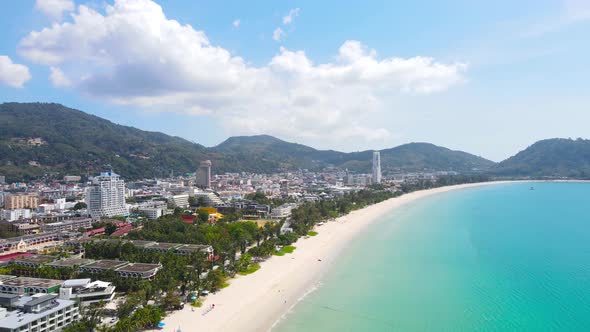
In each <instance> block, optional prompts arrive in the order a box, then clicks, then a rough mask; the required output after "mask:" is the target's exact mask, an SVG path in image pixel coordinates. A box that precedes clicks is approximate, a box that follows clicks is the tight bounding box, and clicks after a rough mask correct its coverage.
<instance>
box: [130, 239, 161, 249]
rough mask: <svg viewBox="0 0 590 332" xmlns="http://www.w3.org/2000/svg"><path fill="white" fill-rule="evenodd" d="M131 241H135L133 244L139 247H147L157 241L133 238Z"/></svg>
mask: <svg viewBox="0 0 590 332" xmlns="http://www.w3.org/2000/svg"><path fill="white" fill-rule="evenodd" d="M129 242H131V243H133V245H134V246H136V247H138V248H145V247H147V246H150V245H152V244H154V243H155V242H154V241H142V240H132V241H129Z"/></svg>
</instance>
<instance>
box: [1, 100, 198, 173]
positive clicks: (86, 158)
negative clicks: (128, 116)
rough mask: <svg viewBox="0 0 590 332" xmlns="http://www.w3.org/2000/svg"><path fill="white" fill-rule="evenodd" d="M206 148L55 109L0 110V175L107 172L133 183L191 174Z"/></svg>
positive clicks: (17, 107)
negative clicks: (109, 170)
mask: <svg viewBox="0 0 590 332" xmlns="http://www.w3.org/2000/svg"><path fill="white" fill-rule="evenodd" d="M205 153H206V149H205V147H203V146H201V145H198V144H194V143H192V142H189V141H187V140H184V139H182V138H179V137H172V136H168V135H165V134H162V133H157V132H149V131H143V130H139V129H136V128H132V127H126V126H121V125H118V124H114V123H112V122H110V121H107V120H104V119H102V118H99V117H97V116H94V115H90V114H86V113H84V112H81V111H77V110H74V109H71V108H67V107H64V106H62V105H59V104H42V103H26V104H20V103H5V104H0V174H4V175H6V176H7V177H8V178H9V179H13V180H16V179H19V178H31V177H37V176H40V175H42V174H45V173H52V172H57V173H60V174H65V173H70V174H86V173H87V172H88V173H90V174H93V173H96V172H98V171H100V170H104V169H105V168H106V167H109V165H110V167H112V168H113V169H115V170H116V171H117V172H119V173H121V174H122V175H124V176H125V177H129V178H138V177H144V176H156V175H163V174H168V173H169V172H170V171H171V170H174V171H178V172H189V171H194V169H195V168H194V167H195V165H196V164H198V161H199V160H201V159H202V158H203V157H204V154H205Z"/></svg>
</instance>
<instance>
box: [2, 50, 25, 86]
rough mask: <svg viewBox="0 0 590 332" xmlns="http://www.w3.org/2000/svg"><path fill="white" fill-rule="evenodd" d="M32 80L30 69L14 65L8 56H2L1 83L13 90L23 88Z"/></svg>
mask: <svg viewBox="0 0 590 332" xmlns="http://www.w3.org/2000/svg"><path fill="white" fill-rule="evenodd" d="M30 79H31V74H30V73H29V68H28V67H27V66H25V65H19V64H17V63H13V62H12V60H11V59H10V58H9V57H8V56H6V55H0V83H1V84H5V85H8V86H11V87H13V88H22V87H23V86H24V84H25V82H26V81H28V80H30Z"/></svg>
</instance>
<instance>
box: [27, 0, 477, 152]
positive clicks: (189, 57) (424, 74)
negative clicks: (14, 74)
mask: <svg viewBox="0 0 590 332" xmlns="http://www.w3.org/2000/svg"><path fill="white" fill-rule="evenodd" d="M19 51H20V53H21V54H22V55H23V56H25V57H27V58H28V59H30V60H31V61H34V62H37V63H40V64H45V65H47V66H54V67H57V66H59V67H60V68H61V69H62V70H63V71H64V76H63V77H68V78H70V79H71V84H72V88H73V89H76V90H78V91H80V92H81V93H83V94H85V95H88V96H91V97H94V98H98V99H100V100H106V101H109V102H111V103H116V104H122V105H129V106H133V107H138V108H143V109H146V110H151V111H161V112H176V113H180V114H186V115H200V116H209V117H213V118H215V119H217V120H219V121H220V123H221V124H222V125H223V126H224V127H225V128H226V129H227V130H228V131H229V132H230V133H231V134H253V133H268V134H271V135H278V136H280V137H283V138H287V139H293V140H297V141H301V142H307V143H313V142H318V141H319V142H322V143H323V144H329V143H330V142H331V143H337V144H346V142H358V141H360V140H362V141H382V140H383V139H385V138H387V137H391V135H392V132H391V131H390V130H389V129H386V128H383V127H382V126H381V125H380V123H381V121H376V120H375V119H378V118H380V117H393V116H395V112H396V109H395V108H394V107H393V106H392V105H394V104H395V100H396V97H398V96H400V95H401V94H409V95H414V94H428V93H434V92H438V91H444V90H446V89H448V88H449V87H451V86H453V85H456V84H458V83H461V82H463V81H464V78H463V72H464V71H465V68H466V66H465V65H464V64H461V63H451V64H443V63H439V62H437V61H435V60H434V59H432V58H428V57H413V58H396V57H389V58H383V59H379V58H378V57H377V52H376V51H374V50H371V49H369V48H367V47H366V46H364V45H362V44H361V43H360V42H358V41H346V42H345V43H344V44H343V45H342V46H341V47H340V49H339V51H338V54H337V55H336V57H335V61H334V62H329V63H320V64H315V63H313V61H312V60H311V59H309V58H308V57H307V55H306V54H305V52H303V51H296V50H288V49H285V48H280V51H279V53H278V54H276V55H275V56H273V57H272V58H271V60H270V61H269V62H268V64H267V65H264V66H259V67H255V66H252V65H249V64H248V63H247V62H246V61H244V60H243V59H242V58H241V57H239V56H235V55H232V54H231V53H230V52H228V51H227V50H225V49H224V48H222V47H219V46H215V45H213V44H211V42H210V41H209V39H208V38H207V36H206V34H205V33H204V32H203V31H198V30H195V29H194V28H192V27H191V26H190V25H182V24H180V23H179V22H177V21H175V20H171V19H168V18H166V16H165V15H164V12H163V11H162V8H161V7H160V6H158V5H157V4H156V3H154V2H152V1H149V0H117V1H116V2H115V4H114V5H112V6H108V7H107V8H106V11H105V13H104V14H102V13H99V12H97V11H95V10H93V9H91V8H88V7H86V6H80V7H79V9H78V12H76V13H74V14H73V21H72V23H63V24H54V25H52V26H51V27H48V28H45V29H43V30H41V31H34V32H31V33H30V34H29V35H28V36H26V37H25V38H24V39H23V40H22V41H21V43H20V46H19Z"/></svg>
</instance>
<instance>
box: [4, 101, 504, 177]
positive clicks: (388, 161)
mask: <svg viewBox="0 0 590 332" xmlns="http://www.w3.org/2000/svg"><path fill="white" fill-rule="evenodd" d="M30 139H39V140H37V141H30ZM371 157H372V151H363V152H354V153H343V152H338V151H331V150H316V149H313V148H311V147H308V146H305V145H301V144H295V143H289V142H285V141H282V140H279V139H277V138H274V137H271V136H266V135H260V136H249V137H232V138H229V139H228V140H226V141H225V142H223V143H221V144H219V145H218V146H216V147H213V148H205V147H204V146H202V145H199V144H196V143H192V142H189V141H187V140H185V139H182V138H179V137H172V136H168V135H165V134H162V133H157V132H148V131H143V130H139V129H136V128H132V127H127V126H121V125H118V124H115V123H112V122H110V121H107V120H105V119H101V118H99V117H97V116H93V115H90V114H86V113H84V112H81V111H78V110H74V109H71V108H67V107H65V106H62V105H59V104H48V103H4V104H0V174H2V175H6V177H7V180H8V181H18V180H23V179H25V180H27V179H32V178H39V177H42V176H44V175H46V174H48V175H50V176H52V175H53V177H61V176H63V175H64V174H74V175H86V174H94V173H97V172H99V171H102V170H104V169H106V168H109V167H112V168H113V169H114V170H116V171H117V172H118V173H120V174H121V175H123V176H124V177H125V178H126V179H136V178H149V177H154V176H163V175H168V174H170V173H171V172H172V171H174V173H176V174H183V173H188V172H194V171H195V170H196V168H197V167H198V166H199V163H200V162H201V161H202V160H205V159H211V160H212V161H213V165H214V168H215V172H217V173H223V172H241V171H245V172H256V173H273V172H277V171H282V170H296V169H302V168H304V169H310V170H318V169H321V168H323V167H326V166H339V167H346V168H349V169H350V170H353V171H358V172H369V171H370V163H371ZM381 158H382V166H383V170H384V172H388V171H398V170H403V171H423V170H455V171H473V170H477V169H487V168H489V167H490V166H492V165H493V163H492V162H491V161H489V160H485V159H483V158H479V157H476V156H473V155H470V154H467V153H464V152H459V151H451V150H448V149H445V148H442V147H438V146H435V145H432V144H426V143H412V144H406V145H402V146H399V147H396V148H392V149H387V150H383V151H382V157H381Z"/></svg>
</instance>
